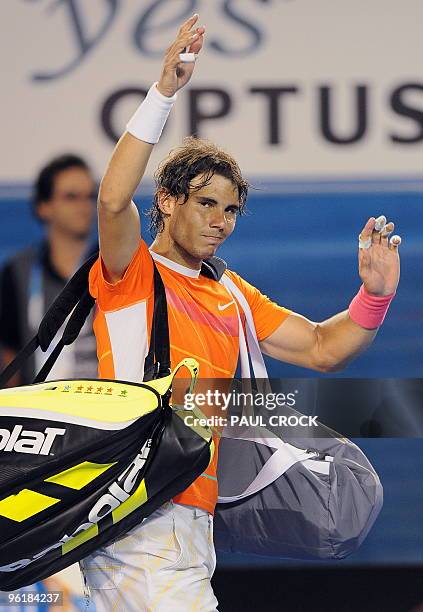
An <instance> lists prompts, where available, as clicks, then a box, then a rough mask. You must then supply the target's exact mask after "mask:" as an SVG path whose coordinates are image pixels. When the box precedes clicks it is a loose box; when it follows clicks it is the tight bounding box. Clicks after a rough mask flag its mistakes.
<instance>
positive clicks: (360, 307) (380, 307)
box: [348, 285, 395, 329]
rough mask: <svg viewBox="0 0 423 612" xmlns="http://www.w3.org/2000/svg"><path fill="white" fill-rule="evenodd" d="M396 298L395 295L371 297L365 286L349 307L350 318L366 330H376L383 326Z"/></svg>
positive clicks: (362, 286)
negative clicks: (390, 306)
mask: <svg viewBox="0 0 423 612" xmlns="http://www.w3.org/2000/svg"><path fill="white" fill-rule="evenodd" d="M394 296H395V293H391V294H390V295H382V296H379V295H370V293H367V291H366V290H365V288H364V285H361V287H360V289H359V291H358V293H357V295H356V296H355V297H354V298H353V299H352V301H351V304H350V305H349V308H348V313H349V315H350V318H351V319H352V320H353V321H354V322H355V323H357V324H358V325H360V326H361V327H364V329H376V328H377V327H379V326H380V325H382V323H383V320H384V318H385V316H386V313H387V312H388V308H389V305H390V303H391V302H392V300H393V298H394Z"/></svg>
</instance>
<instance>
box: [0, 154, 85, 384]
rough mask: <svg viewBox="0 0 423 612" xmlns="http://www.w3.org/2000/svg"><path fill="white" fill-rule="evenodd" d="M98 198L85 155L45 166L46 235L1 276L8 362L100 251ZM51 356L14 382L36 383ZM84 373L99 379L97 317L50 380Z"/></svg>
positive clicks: (2, 335) (38, 198) (39, 211)
mask: <svg viewBox="0 0 423 612" xmlns="http://www.w3.org/2000/svg"><path fill="white" fill-rule="evenodd" d="M95 199H96V184H95V181H94V178H93V176H92V173H91V170H90V168H89V166H88V164H87V163H86V162H85V161H84V160H83V159H82V158H81V157H78V156H77V155H73V154H66V155H61V156H59V157H55V158H54V159H52V160H51V161H50V162H49V163H48V164H47V165H46V166H44V167H43V168H42V169H41V171H40V173H39V175H38V177H37V179H36V181H35V185H34V193H33V201H32V206H33V212H34V214H35V216H36V218H37V219H38V220H39V221H40V222H41V223H42V224H43V225H44V229H45V235H44V238H43V240H42V242H41V243H40V244H38V245H34V246H31V247H29V248H26V249H24V250H22V251H19V252H18V253H17V254H16V255H15V256H13V257H12V258H11V259H10V260H9V261H7V262H6V264H5V266H4V268H3V270H2V272H1V277H0V347H1V360H2V361H3V362H4V365H7V363H9V362H10V361H11V360H12V359H13V358H14V356H15V355H16V353H18V352H19V350H20V349H21V348H23V347H24V346H25V344H26V343H27V342H28V341H29V340H30V339H31V338H32V337H33V336H34V335H35V333H36V332H37V329H38V325H39V324H40V321H41V319H42V317H43V315H44V314H45V312H46V311H47V310H48V308H49V306H50V305H51V303H52V302H53V300H54V299H55V297H56V296H57V295H58V294H59V293H60V291H61V290H62V289H63V287H64V286H65V284H66V283H67V281H68V280H69V278H70V277H71V276H72V274H73V273H74V272H75V270H76V269H77V268H78V266H79V265H80V264H81V263H82V261H83V260H84V259H86V258H87V257H88V255H90V254H91V253H92V252H94V250H96V248H97V247H96V246H95V245H93V243H92V238H91V230H92V223H93V220H94V214H95V206H94V202H95ZM59 333H60V332H59ZM52 345H53V346H54V345H55V342H53V343H52ZM46 357H47V355H46V354H45V353H42V351H41V349H38V350H37V352H36V353H35V355H33V356H32V358H31V359H28V360H27V361H26V362H25V364H24V366H23V368H22V369H21V371H20V373H19V374H17V375H16V376H15V377H14V378H13V379H12V380H11V383H10V385H11V386H16V385H18V384H29V383H31V382H32V381H33V379H34V376H35V375H36V373H37V372H38V370H39V369H40V367H41V366H42V364H43V363H44V361H45V359H46ZM79 377H85V378H96V377H97V359H96V349H95V340H94V336H93V333H92V319H91V318H89V319H88V321H87V323H86V324H85V325H84V327H83V329H82V331H81V334H80V335H79V338H78V339H77V340H76V342H75V343H74V344H73V345H72V346H68V347H65V349H64V350H63V351H62V354H61V355H60V357H59V359H58V361H57V363H56V364H55V366H54V367H53V369H52V371H51V373H50V375H49V378H50V379H54V378H56V379H57V378H79Z"/></svg>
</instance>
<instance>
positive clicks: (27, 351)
mask: <svg viewBox="0 0 423 612" xmlns="http://www.w3.org/2000/svg"><path fill="white" fill-rule="evenodd" d="M97 258H98V253H94V254H93V255H91V257H89V258H88V259H87V260H86V261H85V262H84V263H83V264H82V266H81V267H80V268H79V269H78V270H77V271H76V272H75V274H74V275H73V276H72V278H71V279H70V280H69V281H68V283H67V284H66V286H65V287H64V289H63V290H62V291H61V292H60V294H59V295H58V296H57V298H56V299H55V300H54V302H53V303H52V305H51V306H50V308H49V309H48V311H47V312H46V314H45V315H44V317H43V319H42V320H41V323H40V326H39V328H38V332H37V334H36V335H35V336H34V337H33V338H32V339H31V340H30V341H29V342H28V343H27V345H26V346H25V347H24V348H23V349H22V350H21V351H20V352H19V353H18V355H17V356H16V357H15V359H14V360H13V361H12V362H11V363H10V364H9V365H8V366H7V367H6V368H5V369H4V370H3V372H2V373H1V374H0V388H2V387H4V386H5V384H6V383H7V381H8V380H10V378H11V377H12V376H13V375H14V374H15V373H16V372H18V371H19V369H20V368H21V367H22V364H23V363H24V362H25V361H26V360H27V359H28V358H29V357H30V356H31V355H32V354H33V353H34V352H35V351H36V350H37V348H38V347H41V349H42V351H43V352H45V351H46V350H47V349H48V348H49V346H50V344H51V342H52V341H53V339H54V337H55V336H56V334H57V332H58V330H59V329H60V328H61V327H62V325H63V323H64V322H65V321H66V319H67V317H68V316H69V315H70V313H72V314H71V316H70V318H69V321H68V322H67V324H66V327H65V329H64V332H63V334H62V337H61V338H60V340H59V341H58V343H57V344H56V346H55V347H54V349H53V351H52V353H51V354H50V356H49V358H48V359H47V361H46V362H45V364H44V365H43V367H42V368H41V370H40V372H39V373H38V374H37V376H36V377H35V379H34V383H39V382H43V381H44V380H45V379H46V378H47V376H48V375H49V373H50V371H51V369H52V367H53V366H54V364H55V363H56V361H57V359H58V357H59V355H60V353H61V351H62V349H63V348H64V346H66V345H69V344H72V343H73V342H74V341H75V340H76V338H77V337H78V335H79V333H80V331H81V329H82V327H83V325H84V323H85V321H86V319H87V317H88V315H89V313H90V311H91V309H92V307H93V305H94V303H95V299H94V298H93V297H92V296H91V295H90V293H89V290H88V275H89V272H90V269H91V267H92V266H93V264H94V262H95V261H96V260H97ZM153 266H154V312H153V322H152V327H151V337H150V348H149V353H148V355H147V357H146V360H145V368H144V369H145V375H144V380H145V381H146V380H152V379H155V378H158V377H162V376H166V375H168V374H169V373H170V341H169V325H168V316H167V302H166V292H165V288H164V285H163V281H162V279H161V276H160V274H159V272H158V270H157V267H156V265H155V263H154V261H153Z"/></svg>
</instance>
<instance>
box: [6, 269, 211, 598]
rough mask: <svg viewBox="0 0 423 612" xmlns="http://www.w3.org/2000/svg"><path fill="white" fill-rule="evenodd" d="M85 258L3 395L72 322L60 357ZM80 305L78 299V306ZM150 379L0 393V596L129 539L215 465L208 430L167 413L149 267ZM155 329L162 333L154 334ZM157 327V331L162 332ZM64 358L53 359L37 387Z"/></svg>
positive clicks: (164, 363)
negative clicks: (37, 350)
mask: <svg viewBox="0 0 423 612" xmlns="http://www.w3.org/2000/svg"><path fill="white" fill-rule="evenodd" d="M92 263H93V258H91V260H89V262H87V264H85V267H83V268H81V269H80V271H79V272H78V273H77V275H76V276H75V277H74V278H73V279H72V280H71V281H70V282H69V283H68V285H67V286H66V287H65V290H64V291H63V292H62V294H61V295H60V296H59V298H58V299H57V301H56V302H55V304H53V306H52V307H51V308H50V309H49V311H48V312H47V314H46V316H45V317H44V319H43V321H42V323H41V325H40V329H39V332H38V334H37V336H36V338H34V339H33V340H32V341H31V342H30V343H28V345H27V346H26V347H25V349H24V350H23V351H22V352H21V354H20V355H19V356H18V358H17V360H16V361H15V363H14V364H11V366H10V367H9V368H7V369H6V371H5V372H4V374H3V375H2V377H1V380H0V383H1V384H3V385H4V383H5V381H6V380H7V378H8V377H9V376H11V375H12V374H13V372H14V371H16V369H19V364H20V363H21V362H22V359H25V358H26V356H27V355H28V354H30V353H31V351H32V350H34V347H35V348H36V347H37V346H38V345H41V347H42V348H43V350H46V349H47V348H48V346H49V344H50V342H51V340H52V338H53V337H54V336H55V334H56V332H57V330H58V329H59V328H60V327H61V326H62V325H63V323H64V321H65V320H66V318H67V317H68V315H69V313H70V312H71V311H72V310H73V313H72V315H71V317H70V318H69V320H68V323H67V325H66V327H65V331H64V333H63V336H62V338H61V340H60V341H59V343H58V344H59V345H60V347H63V346H64V345H65V344H70V343H71V342H72V341H73V339H74V338H75V337H76V335H77V334H78V333H79V330H80V328H81V327H82V325H83V322H84V320H85V317H86V315H87V314H88V312H89V310H90V308H91V306H92V304H93V300H92V298H91V297H90V296H89V294H88V293H87V292H86V291H85V292H84V293H83V295H82V297H81V289H82V288H84V289H86V287H87V275H88V271H89V269H90V267H91V265H92ZM78 296H79V297H80V299H79V298H78ZM154 296H155V304H154V315H153V325H152V331H151V338H150V351H149V354H148V356H147V358H146V372H147V376H146V378H150V380H146V381H145V382H143V383H140V384H135V383H127V382H122V381H107V380H63V381H53V382H46V383H37V384H33V385H29V386H26V387H17V388H14V389H7V390H2V391H0V462H1V463H0V466H1V469H0V589H1V590H14V589H17V588H20V587H22V586H26V585H29V584H33V583H34V582H36V581H38V580H42V579H44V578H46V577H48V576H50V575H52V574H54V573H56V572H57V571H59V570H61V569H63V568H65V567H67V566H69V565H71V564H72V563H75V562H76V561H79V560H80V559H82V558H83V557H86V556H87V555H89V554H90V553H92V552H93V551H94V550H96V549H97V548H98V547H100V546H103V545H106V544H109V543H110V542H112V541H113V540H114V539H116V538H117V537H118V536H120V535H123V534H125V533H126V532H127V531H129V530H130V529H131V528H132V527H134V526H135V525H137V524H139V523H140V522H141V521H142V520H143V519H144V518H145V517H147V516H148V515H149V514H151V513H152V512H153V511H154V510H156V509H157V508H158V507H159V506H160V505H162V504H163V503H164V502H165V501H167V500H169V499H170V498H172V497H173V496H175V495H177V494H179V493H181V492H182V491H183V490H184V489H186V488H187V486H189V485H190V484H191V483H192V482H193V480H195V478H197V477H198V476H199V475H200V474H201V473H202V472H203V471H204V470H205V469H206V468H207V466H208V464H209V462H210V460H211V458H212V456H213V442H212V435H211V431H210V430H208V429H205V428H200V427H196V428H190V427H188V426H187V425H185V422H184V418H183V417H184V416H185V414H186V413H185V412H184V411H183V410H178V411H175V410H173V409H172V408H171V406H170V404H169V397H170V389H171V384H172V379H173V377H174V375H175V374H176V372H177V371H178V369H179V368H180V367H182V366H185V367H187V368H188V370H189V372H190V376H191V385H190V389H191V390H192V388H193V386H194V383H195V379H196V376H197V373H198V364H197V362H196V361H195V360H193V359H189V358H187V359H184V360H183V361H182V362H181V363H180V364H179V365H178V367H177V368H175V370H174V371H173V373H172V374H170V373H169V363H170V361H169V342H168V340H167V343H166V340H163V338H166V334H167V338H168V330H167V310H166V299H165V293H164V287H163V284H162V283H161V279H160V276H159V274H158V272H157V270H156V269H155V276H154ZM159 322H160V325H161V326H162V329H159V328H158V326H159ZM163 322H165V325H164V326H165V329H163ZM59 353H60V348H59V349H57V346H56V348H55V349H54V350H53V352H52V353H51V355H50V357H49V359H48V360H47V362H46V364H45V366H44V367H43V370H42V372H41V373H40V374H39V375H38V376H37V379H38V380H39V379H40V378H43V377H44V376H47V374H48V371H49V368H51V367H52V365H53V364H54V361H55V359H56V358H57V356H58V354H59Z"/></svg>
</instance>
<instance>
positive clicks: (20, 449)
mask: <svg viewBox="0 0 423 612" xmlns="http://www.w3.org/2000/svg"><path fill="white" fill-rule="evenodd" d="M65 433H66V429H60V428H58V427H46V428H45V430H44V433H43V432H42V431H31V430H29V429H23V427H22V425H15V426H14V428H13V429H12V431H10V430H9V429H0V451H4V452H12V451H14V452H15V453H30V454H32V455H48V454H49V453H50V451H51V447H52V446H53V443H54V441H55V439H56V437H57V436H64V435H65Z"/></svg>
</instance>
